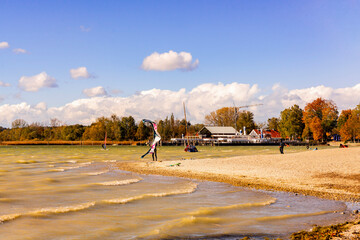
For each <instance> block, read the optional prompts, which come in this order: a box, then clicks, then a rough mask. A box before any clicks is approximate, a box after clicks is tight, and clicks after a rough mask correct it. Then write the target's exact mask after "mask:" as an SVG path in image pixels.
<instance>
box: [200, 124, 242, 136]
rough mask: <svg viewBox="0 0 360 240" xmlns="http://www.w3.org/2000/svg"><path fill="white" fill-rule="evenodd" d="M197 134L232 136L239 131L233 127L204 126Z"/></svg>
mask: <svg viewBox="0 0 360 240" xmlns="http://www.w3.org/2000/svg"><path fill="white" fill-rule="evenodd" d="M198 135H199V137H200V138H232V137H235V136H237V135H239V132H238V131H236V129H235V128H233V127H212V126H205V127H203V128H202V129H201V130H200V131H199V132H198Z"/></svg>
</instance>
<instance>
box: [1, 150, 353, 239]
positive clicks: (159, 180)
mask: <svg viewBox="0 0 360 240" xmlns="http://www.w3.org/2000/svg"><path fill="white" fill-rule="evenodd" d="M109 149H110V150H108V151H104V150H101V148H100V147H99V146H83V147H81V146H17V147H13V146H11V147H8V146H2V147H0V222H1V223H2V224H0V239H161V238H168V239H172V238H186V237H193V238H200V237H208V236H222V237H221V238H227V239H233V238H235V237H234V236H246V235H251V236H281V237H284V236H285V237H286V236H287V235H288V234H290V233H291V232H294V231H298V230H303V229H310V228H311V226H312V225H313V224H332V223H336V222H339V221H344V220H345V219H346V218H348V215H341V214H340V213H339V212H342V211H345V210H346V209H347V206H346V205H345V204H344V203H342V202H336V201H329V200H320V199H317V198H313V197H304V196H295V195H293V194H287V193H278V192H265V191H253V190H249V189H244V188H240V187H234V186H231V185H228V184H224V183H214V182H199V181H195V180H190V179H183V178H174V177H163V176H145V175H138V174H134V173H130V172H124V171H120V170H118V169H117V168H116V166H115V165H116V162H119V161H130V160H131V161H132V160H139V161H140V159H139V156H141V155H142V154H143V153H144V152H146V150H147V148H146V147H131V146H128V147H125V146H116V147H110V148H109ZM199 150H200V152H199V153H195V154H189V153H184V152H183V148H182V147H161V148H159V152H158V153H159V154H158V155H159V158H161V159H162V160H166V159H169V160H170V159H182V158H204V157H218V156H235V155H246V154H254V152H256V154H259V153H266V154H275V153H277V151H278V148H277V147H202V148H201V147H200V148H199ZM291 150H292V151H303V150H304V147H302V148H300V147H297V148H292V149H291ZM289 151H290V150H289ZM149 160H150V157H148V158H146V159H145V161H149ZM335 211H336V213H334V212H335Z"/></svg>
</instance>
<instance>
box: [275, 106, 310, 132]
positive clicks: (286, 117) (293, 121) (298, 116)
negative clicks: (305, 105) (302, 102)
mask: <svg viewBox="0 0 360 240" xmlns="http://www.w3.org/2000/svg"><path fill="white" fill-rule="evenodd" d="M302 119H303V110H302V109H301V108H300V107H299V106H298V105H296V104H295V105H293V106H292V107H290V108H286V109H285V110H283V111H282V112H281V113H280V121H279V130H280V134H281V137H283V138H287V137H288V138H292V139H294V138H295V139H296V138H299V137H300V136H301V134H302V133H303V131H304V127H305V124H304V123H303V120H302Z"/></svg>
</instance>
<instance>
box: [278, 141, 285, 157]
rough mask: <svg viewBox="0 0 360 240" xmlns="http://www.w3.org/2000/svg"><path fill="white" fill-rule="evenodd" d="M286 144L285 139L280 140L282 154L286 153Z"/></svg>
mask: <svg viewBox="0 0 360 240" xmlns="http://www.w3.org/2000/svg"><path fill="white" fill-rule="evenodd" d="M284 146H285V143H284V142H283V140H282V139H281V140H280V146H279V148H280V153H281V154H284Z"/></svg>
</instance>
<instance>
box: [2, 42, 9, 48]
mask: <svg viewBox="0 0 360 240" xmlns="http://www.w3.org/2000/svg"><path fill="white" fill-rule="evenodd" d="M9 47H10V45H9V43H8V42H0V48H9Z"/></svg>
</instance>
